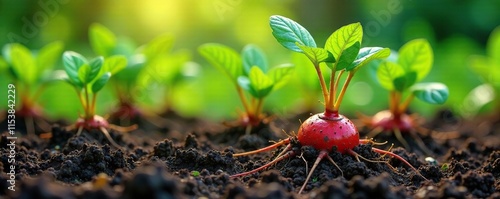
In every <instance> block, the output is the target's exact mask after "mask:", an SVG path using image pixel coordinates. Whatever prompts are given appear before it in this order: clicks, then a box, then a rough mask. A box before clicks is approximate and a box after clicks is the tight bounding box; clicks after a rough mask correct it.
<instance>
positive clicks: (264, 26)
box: [0, 0, 500, 120]
mask: <svg viewBox="0 0 500 199" xmlns="http://www.w3.org/2000/svg"><path fill="white" fill-rule="evenodd" d="M498 8H500V1H499V0H492V1H489V0H476V1H456V0H455V1H452V0H442V1H432V0H419V1H415V0H413V1H412V0H380V1H370V0H363V1H345V0H331V1H327V0H309V1H298V0H247V1H243V0H203V1H202V0H142V1H133V0H17V1H12V0H2V1H0V24H1V25H0V44H1V45H2V46H3V45H5V44H7V43H11V42H18V43H22V44H24V45H26V46H28V47H29V48H31V49H39V48H41V47H42V46H43V45H45V44H47V43H49V42H52V41H57V40H60V41H63V42H65V44H66V46H65V50H73V51H77V52H80V53H82V54H84V55H85V56H87V57H94V56H96V55H95V54H94V53H93V51H92V50H91V48H90V44H89V41H88V28H89V25H90V24H92V23H95V22H98V23H101V24H103V25H104V26H106V27H107V28H109V29H110V30H111V31H112V32H114V33H115V34H116V35H117V36H119V37H129V38H130V40H131V41H132V42H133V43H136V44H137V45H141V44H145V43H147V42H148V41H150V40H151V39H153V38H154V37H156V36H158V35H161V34H164V33H170V34H173V35H174V36H175V39H176V41H175V44H174V50H180V49H187V50H189V51H191V54H192V55H193V59H192V62H190V63H188V64H191V65H192V66H195V68H196V67H198V71H197V77H196V78H192V79H190V80H189V81H184V82H183V83H181V84H180V85H178V86H177V87H176V88H173V89H172V92H173V95H172V96H173V99H172V107H171V108H172V109H174V110H176V111H177V112H178V113H180V114H181V115H183V116H186V117H193V116H201V117H205V118H207V119H211V120H220V119H227V118H235V117H237V110H241V109H242V108H241V103H240V102H239V100H238V98H237V94H236V92H235V90H234V87H233V85H231V84H230V82H229V80H228V79H227V78H225V77H222V76H223V75H222V74H221V73H220V72H219V71H216V70H215V69H214V68H213V67H212V66H210V65H209V64H208V63H207V62H206V61H205V60H204V59H203V58H202V57H201V56H200V55H199V54H198V52H197V50H196V49H197V47H198V46H200V45H201V44H203V43H207V42H216V43H222V44H225V45H228V46H231V47H233V48H235V49H236V50H237V51H240V50H241V49H242V48H243V46H244V45H246V44H249V43H253V44H256V45H258V46H260V47H261V48H262V49H263V50H264V52H265V53H266V54H267V57H268V59H269V63H270V64H271V65H278V64H282V63H288V62H291V61H292V54H291V53H290V52H289V51H288V50H286V49H285V48H283V47H282V46H281V45H280V44H278V42H276V41H275V39H274V37H273V36H272V34H271V29H270V28H269V17H270V16H271V15H276V14H278V15H283V16H287V17H289V18H291V19H294V20H295V21H297V22H299V23H300V24H302V25H303V26H304V27H306V28H307V29H308V30H309V31H310V32H311V34H312V35H313V36H314V37H315V38H316V42H317V43H318V44H319V46H323V44H324V42H325V41H326V39H327V37H328V36H329V35H330V34H331V33H332V32H333V31H334V30H336V29H338V28H339V27H341V26H342V25H346V24H349V23H353V22H358V21H359V22H361V24H362V25H363V27H364V39H363V44H362V46H382V47H389V48H391V49H394V50H397V49H399V47H400V46H401V45H402V44H404V43H405V42H407V41H409V40H411V39H414V38H426V39H427V40H429V41H430V42H431V45H432V47H433V50H434V65H433V69H432V71H431V73H430V75H429V76H428V77H427V78H426V79H425V80H424V81H440V82H443V83H445V84H446V85H448V87H449V89H450V98H449V100H448V102H447V103H446V104H444V105H442V106H436V105H428V104H425V103H423V102H419V101H418V100H414V102H413V103H412V105H411V107H410V108H411V110H412V111H414V112H418V113H420V114H422V115H425V116H431V115H432V114H433V113H434V112H435V111H436V110H438V109H440V108H451V109H452V110H454V111H456V112H458V113H461V114H464V115H467V114H470V113H471V112H473V111H475V110H471V109H470V107H467V106H468V105H467V103H465V102H464V98H466V96H467V95H468V94H469V92H470V91H471V90H472V89H473V88H475V87H477V86H479V85H480V84H481V81H480V79H479V77H478V76H477V75H476V74H474V73H472V71H471V69H470V67H469V66H468V64H467V62H468V61H467V60H468V57H469V56H470V55H472V54H485V45H486V42H487V39H488V36H489V34H490V32H491V31H492V30H493V29H494V28H495V27H496V26H498V25H499V22H500V12H498ZM303 58H305V56H303ZM306 63H307V64H303V65H298V66H297V67H312V66H311V65H308V64H309V63H308V62H306ZM57 68H59V69H61V68H62V65H61V63H59V65H58V66H57ZM373 69H374V67H372V66H369V67H366V68H364V69H362V70H360V72H359V73H358V74H357V76H355V77H354V79H353V82H352V84H351V85H350V89H349V90H348V92H347V93H346V98H345V100H344V101H343V105H342V107H341V111H343V112H344V113H345V114H354V113H356V112H362V113H364V114H373V113H375V112H377V111H379V110H382V109H385V108H387V98H388V93H387V91H385V90H383V89H382V88H381V87H380V86H379V85H378V82H377V81H376V79H375V78H374V77H373V76H372V75H370V70H373ZM300 75H301V74H295V78H297V79H298V78H301V77H300ZM0 78H1V79H0V88H1V89H0V90H1V92H2V93H3V94H2V96H5V95H6V90H7V84H8V83H9V82H10V81H11V80H10V79H9V76H8V75H7V74H5V72H2V74H1V75H0ZM300 84H301V81H295V80H292V81H290V82H289V83H288V84H287V85H286V86H285V87H284V88H282V89H280V90H278V91H277V92H274V93H272V94H271V95H270V96H269V98H268V99H267V100H266V102H265V110H267V111H268V112H272V113H274V114H277V115H278V116H283V117H284V116H288V115H292V114H295V113H298V112H301V111H305V107H306V106H307V105H306V104H307V103H309V104H310V102H305V100H307V99H315V98H314V95H316V96H317V97H316V99H317V100H320V99H321V95H320V93H319V92H318V93H310V92H309V93H308V92H303V90H302V89H301V88H302V86H303V85H300ZM105 89H106V90H104V92H102V94H100V96H99V102H98V113H99V114H106V113H108V112H109V111H110V110H111V109H112V107H113V106H114V104H115V103H116V99H115V97H114V94H113V92H111V89H110V88H105ZM150 93H151V92H150ZM153 93H154V92H153ZM311 95H313V97H311ZM138 97H139V99H141V106H142V107H143V108H145V109H149V110H155V111H158V110H161V108H163V107H160V105H161V102H162V101H164V98H163V97H164V96H163V95H162V94H161V93H159V94H156V95H152V94H151V95H147V96H138ZM38 103H39V104H40V105H42V107H44V110H45V113H46V114H47V115H48V116H50V117H52V118H61V117H64V118H68V119H75V118H76V117H77V116H78V113H80V112H81V111H82V110H81V107H80V104H79V103H78V99H77V96H76V94H75V93H74V90H73V89H72V88H71V87H70V86H69V85H67V84H66V83H64V82H60V83H56V84H53V85H50V86H49V87H48V88H47V89H46V90H45V92H44V93H43V94H42V96H41V98H40V100H39V102H38ZM0 104H1V106H0V107H2V109H4V108H5V107H6V105H7V102H6V97H2V98H1V99H0ZM313 105H315V107H314V108H313V109H315V110H312V111H321V107H322V105H321V103H319V102H313ZM417 107H418V108H417ZM307 111H311V110H307Z"/></svg>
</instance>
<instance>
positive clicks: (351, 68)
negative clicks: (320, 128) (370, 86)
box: [270, 15, 390, 113]
mask: <svg viewBox="0 0 500 199" xmlns="http://www.w3.org/2000/svg"><path fill="white" fill-rule="evenodd" d="M270 26H271V29H272V30H273V36H274V37H275V38H276V40H277V41H278V42H279V43H280V44H281V45H283V46H284V47H285V48H287V49H289V50H291V51H294V52H298V53H303V54H305V55H306V56H307V57H308V58H309V60H310V61H311V62H312V64H313V65H314V68H315V70H316V72H317V75H318V78H319V82H320V85H321V88H322V93H323V97H324V100H325V106H326V107H325V108H326V111H329V112H334V113H337V112H338V109H339V107H340V103H341V101H342V99H343V96H344V94H345V92H346V89H347V86H348V85H349V82H350V81H351V79H352V77H353V76H354V74H355V73H356V72H357V71H358V70H359V69H360V68H361V67H362V66H364V65H366V64H367V63H369V62H370V61H372V60H374V59H380V58H385V57H387V56H389V54H390V50H389V49H387V48H381V47H363V48H361V41H362V38H363V28H362V26H361V24H360V23H353V24H349V25H346V26H343V27H341V28H339V29H338V30H336V31H335V32H333V33H332V34H331V35H330V37H328V39H327V41H326V43H325V47H324V48H321V47H318V46H317V45H316V42H315V40H314V38H313V37H312V35H311V34H310V33H309V32H308V31H307V30H306V29H305V28H304V27H302V26H301V25H300V24H298V23H297V22H295V21H293V20H291V19H289V18H286V17H283V16H278V15H274V16H271V19H270ZM321 63H325V64H326V65H327V66H328V68H329V69H330V70H331V74H330V84H329V88H327V85H326V81H325V80H324V78H323V75H322V69H321V68H320V64H321ZM336 72H339V75H338V76H336ZM346 72H347V78H346V81H345V83H344V85H343V87H342V90H341V91H340V92H339V95H338V97H337V88H338V85H339V81H340V77H341V75H342V74H344V73H346Z"/></svg>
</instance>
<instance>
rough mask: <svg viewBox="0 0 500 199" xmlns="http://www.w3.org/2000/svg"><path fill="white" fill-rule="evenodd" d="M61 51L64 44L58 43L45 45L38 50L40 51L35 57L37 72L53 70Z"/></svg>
mask: <svg viewBox="0 0 500 199" xmlns="http://www.w3.org/2000/svg"><path fill="white" fill-rule="evenodd" d="M63 49H64V43H63V42H60V41H58V42H53V43H50V44H47V45H46V46H44V47H43V48H42V49H40V51H38V55H37V56H36V62H37V65H38V71H40V72H43V71H45V70H48V69H52V68H54V66H55V64H56V63H57V61H58V60H59V58H60V57H61V53H62V51H63Z"/></svg>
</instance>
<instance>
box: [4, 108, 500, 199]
mask: <svg viewBox="0 0 500 199" xmlns="http://www.w3.org/2000/svg"><path fill="white" fill-rule="evenodd" d="M308 115H309V114H302V115H298V116H297V117H295V118H292V119H277V120H275V121H274V122H272V123H270V124H261V125H260V126H258V127H254V128H252V129H246V128H238V127H232V128H230V127H224V126H223V125H220V124H213V123H207V122H204V121H200V120H197V119H185V118H182V117H178V116H176V115H175V114H173V113H171V114H163V115H162V119H161V120H157V121H164V122H165V123H163V124H164V125H162V126H156V127H155V125H148V126H147V128H146V127H144V128H141V124H139V129H138V130H135V131H133V132H129V133H126V134H124V133H119V132H115V131H113V130H110V134H111V136H112V137H113V139H114V140H115V141H116V142H117V143H118V144H119V145H120V146H122V147H123V149H117V148H114V147H112V145H111V144H110V143H109V141H108V140H107V139H106V137H105V136H104V135H103V134H102V133H101V132H99V131H97V130H96V131H91V132H87V131H84V132H83V133H82V134H81V135H80V136H76V133H75V131H74V130H73V131H66V130H65V128H64V126H62V125H63V124H62V123H60V122H55V123H51V124H52V132H51V133H52V137H51V138H50V139H41V138H39V137H37V136H36V135H26V133H25V132H24V129H23V128H20V130H19V131H20V132H19V133H18V134H16V136H17V137H18V139H17V140H15V142H16V145H15V160H16V162H15V164H12V163H10V162H9V154H10V153H11V151H10V148H9V146H8V145H7V144H9V143H10V142H11V141H12V140H9V139H7V137H8V136H10V135H9V134H8V133H7V132H6V131H5V132H4V130H5V128H6V127H4V126H2V128H3V129H4V130H2V132H4V133H3V134H2V135H1V137H0V146H1V151H2V153H1V159H0V198H23V199H24V198H40V199H44V198H51V199H52V198H61V199H62V198H500V132H499V128H498V126H499V122H498V120H496V119H493V118H491V117H484V118H479V117H478V118H474V119H473V120H465V119H461V118H458V117H456V116H454V115H453V114H452V113H451V112H449V111H441V112H440V113H438V114H437V115H436V117H435V118H433V119H432V120H430V121H427V122H425V124H424V125H423V126H424V127H425V128H428V129H431V130H435V131H443V132H445V131H446V132H450V131H456V132H458V136H457V137H456V138H454V139H434V138H433V137H432V136H431V134H427V135H425V134H424V135H421V136H422V140H423V141H424V143H425V144H426V146H427V147H428V148H429V149H430V150H431V151H432V152H433V153H434V154H432V156H431V157H427V156H425V155H424V153H423V152H422V150H420V149H419V147H418V146H417V145H416V144H415V142H413V141H412V138H411V136H408V135H405V136H404V137H405V139H406V140H407V141H408V143H409V144H410V146H411V149H409V150H407V149H404V148H401V147H399V142H398V140H397V139H396V138H395V137H394V136H393V135H391V134H389V133H383V134H380V135H379V136H377V138H376V139H377V141H384V140H387V141H389V143H395V144H396V146H395V148H393V149H392V151H393V152H394V153H396V154H398V155H400V156H402V157H403V158H404V159H406V160H407V161H408V162H409V163H410V164H412V165H413V166H414V167H416V168H418V170H419V172H420V173H421V174H422V175H423V176H425V177H426V178H427V179H428V180H425V179H424V178H422V177H421V176H419V175H417V174H416V173H415V172H414V171H413V170H412V169H411V168H409V167H408V166H406V165H404V164H403V163H402V162H400V161H399V160H395V159H390V158H389V157H382V156H381V155H379V154H377V153H374V152H373V151H372V150H371V148H372V147H377V148H383V149H388V148H389V147H390V144H386V145H383V146H371V145H360V146H358V147H356V148H355V149H354V151H355V152H357V153H358V154H360V155H362V156H363V157H365V158H367V159H370V160H374V161H379V160H388V164H386V163H375V162H368V161H363V160H361V161H357V160H356V159H355V158H354V157H352V156H350V155H344V154H340V153H338V152H331V153H330V156H331V157H332V158H333V160H334V161H335V162H336V163H337V164H338V166H339V167H340V169H341V171H340V170H339V169H338V168H337V167H335V166H334V165H333V164H331V163H330V162H329V161H322V162H321V163H320V164H319V166H318V167H317V169H316V170H315V171H314V173H313V175H312V177H311V180H310V181H309V183H308V184H307V186H306V188H305V190H304V193H303V194H301V195H299V194H297V192H298V190H299V189H300V187H301V186H302V184H303V183H304V180H305V177H306V176H307V172H308V171H309V170H310V168H311V167H312V164H313V163H314V161H315V159H316V157H317V155H318V153H319V152H318V151H317V150H315V149H314V148H312V147H309V146H300V144H299V143H295V142H294V144H293V150H295V151H296V152H297V154H300V155H299V156H296V157H292V158H289V159H286V160H284V161H281V162H279V163H277V164H275V165H273V166H271V167H270V168H269V169H267V170H266V171H263V172H257V173H255V174H251V175H248V176H245V177H241V178H230V175H233V174H237V173H241V172H244V171H249V170H252V169H255V168H257V167H260V166H262V165H264V164H266V163H267V162H269V161H271V160H273V159H274V158H276V156H277V155H278V154H279V153H280V152H281V150H283V147H280V148H278V149H276V150H273V151H271V152H264V153H260V154H257V155H250V156H242V157H233V154H234V153H237V152H243V151H248V150H253V149H256V148H260V147H263V146H267V145H269V144H271V142H270V141H278V140H279V139H283V138H286V136H287V135H286V134H285V133H283V132H282V130H281V129H283V130H284V131H286V132H288V133H289V134H293V133H291V131H293V130H294V129H295V130H296V129H297V128H298V125H299V124H300V123H299V119H300V120H302V121H303V120H305V119H307V117H308ZM144 122H145V121H142V122H141V123H144ZM64 125H65V124H64ZM368 131H369V129H363V130H362V132H361V137H363V136H364V135H366V134H367V133H368ZM37 134H40V132H38V133H37ZM11 165H14V166H15V172H16V174H15V191H11V190H9V186H11V184H10V183H9V182H13V181H8V180H9V178H10V175H9V174H8V173H9V172H10V171H11V170H10V166H11Z"/></svg>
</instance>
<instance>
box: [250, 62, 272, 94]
mask: <svg viewBox="0 0 500 199" xmlns="http://www.w3.org/2000/svg"><path fill="white" fill-rule="evenodd" d="M248 79H250V84H251V89H252V90H254V94H253V96H254V97H256V98H263V97H265V96H267V95H268V94H269V93H270V92H271V90H272V89H273V80H271V78H269V77H268V76H267V75H266V74H264V73H263V72H262V70H260V68H259V67H257V66H254V67H252V68H251V69H250V73H249V74H248Z"/></svg>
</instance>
